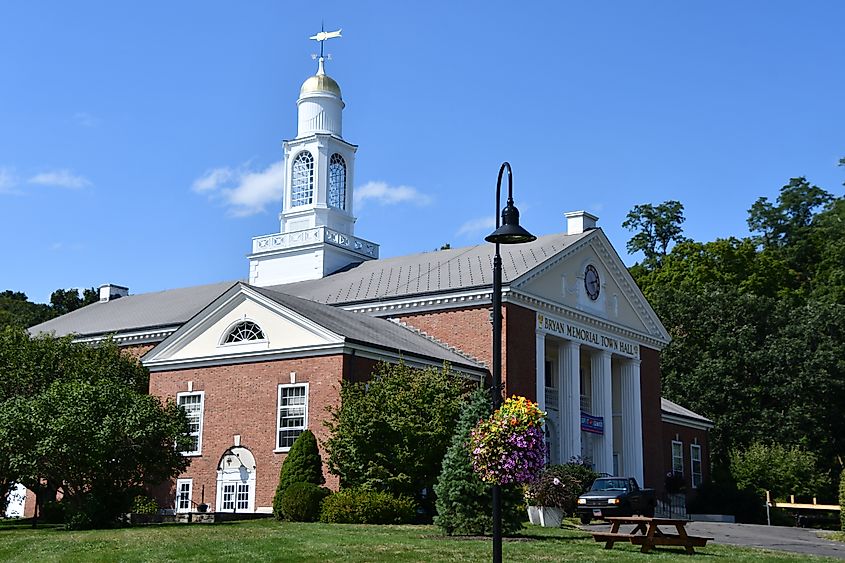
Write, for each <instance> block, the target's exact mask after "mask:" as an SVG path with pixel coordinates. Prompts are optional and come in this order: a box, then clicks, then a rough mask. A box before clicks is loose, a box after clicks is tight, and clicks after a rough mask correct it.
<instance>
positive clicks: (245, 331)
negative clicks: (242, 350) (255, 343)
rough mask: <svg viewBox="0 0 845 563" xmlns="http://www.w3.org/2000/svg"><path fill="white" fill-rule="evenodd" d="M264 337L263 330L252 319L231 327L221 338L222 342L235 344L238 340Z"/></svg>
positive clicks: (245, 340) (244, 340) (261, 338)
mask: <svg viewBox="0 0 845 563" xmlns="http://www.w3.org/2000/svg"><path fill="white" fill-rule="evenodd" d="M264 339H265V337H264V332H263V331H262V330H261V327H260V326H258V325H257V324H255V323H254V322H252V321H243V322H240V323H238V324H236V325H235V326H233V327H232V329H231V330H230V331H229V333H228V334H227V335H226V338H225V339H224V340H223V344H236V343H238V342H249V341H252V340H264Z"/></svg>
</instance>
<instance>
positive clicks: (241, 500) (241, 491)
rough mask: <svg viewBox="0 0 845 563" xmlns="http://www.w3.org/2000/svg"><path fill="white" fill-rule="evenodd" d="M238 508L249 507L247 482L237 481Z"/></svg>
mask: <svg viewBox="0 0 845 563" xmlns="http://www.w3.org/2000/svg"><path fill="white" fill-rule="evenodd" d="M237 506H238V510H248V509H249V483H238V497H237Z"/></svg>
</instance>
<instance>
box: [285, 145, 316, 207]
mask: <svg viewBox="0 0 845 563" xmlns="http://www.w3.org/2000/svg"><path fill="white" fill-rule="evenodd" d="M291 176H292V177H291V182H290V206H291V207H297V206H299V205H309V204H310V203H311V202H312V201H313V200H314V157H313V156H311V153H310V152H308V151H302V152H301V153H299V154H298V155H296V159H295V160H294V161H293V174H292V175H291Z"/></svg>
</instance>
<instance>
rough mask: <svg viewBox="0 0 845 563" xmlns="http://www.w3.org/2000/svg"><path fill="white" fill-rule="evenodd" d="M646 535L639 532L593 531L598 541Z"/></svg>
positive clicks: (621, 539) (627, 539)
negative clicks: (638, 533)
mask: <svg viewBox="0 0 845 563" xmlns="http://www.w3.org/2000/svg"><path fill="white" fill-rule="evenodd" d="M644 537H645V536H640V535H637V534H611V533H610V532H593V539H595V540H596V541H608V540H618V541H629V540H630V539H631V538H644Z"/></svg>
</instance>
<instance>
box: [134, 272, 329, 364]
mask: <svg viewBox="0 0 845 563" xmlns="http://www.w3.org/2000/svg"><path fill="white" fill-rule="evenodd" d="M244 322H250V323H254V324H255V325H257V326H258V327H259V328H260V329H261V333H262V336H263V338H258V339H256V340H247V341H242V342H233V343H226V337H227V336H228V335H229V334H230V333H231V332H232V330H233V329H235V328H236V327H237V326H238V325H240V324H241V323H244ZM342 343H343V338H342V337H340V336H338V335H336V334H334V333H332V332H331V331H329V330H327V329H325V328H323V327H321V326H319V325H317V324H315V323H313V322H312V321H310V320H308V319H306V318H304V317H302V316H301V315H299V314H298V313H295V312H293V311H290V310H289V309H286V308H285V307H283V306H281V305H279V304H278V303H275V302H274V301H271V300H268V299H266V298H265V297H264V296H262V295H260V294H258V293H256V292H255V291H252V290H250V289H249V288H245V287H243V286H240V287H235V288H233V289H232V290H230V291H229V292H227V293H226V294H224V295H223V296H221V297H220V298H219V299H218V300H217V301H215V302H214V303H212V304H211V305H210V306H209V307H207V308H206V309H205V310H204V311H202V312H201V313H200V314H199V315H197V317H195V318H194V319H192V320H191V321H189V322H188V323H186V324H185V325H184V326H183V327H182V328H180V329H179V330H178V331H176V332H175V333H174V334H173V335H171V336H170V337H169V338H168V339H166V340H165V341H164V342H162V343H161V344H160V345H159V346H157V347H156V348H155V349H154V350H152V351H151V352H150V353H149V354H147V355H146V356H145V357H144V363H145V364H146V365H148V366H150V367H153V366H155V365H158V364H161V363H171V362H176V363H181V362H186V361H191V360H203V359H207V360H211V359H214V358H232V357H236V356H242V355H244V356H254V355H261V354H263V353H272V352H283V351H292V350H303V349H314V348H320V347H325V346H334V345H338V344H342Z"/></svg>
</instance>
